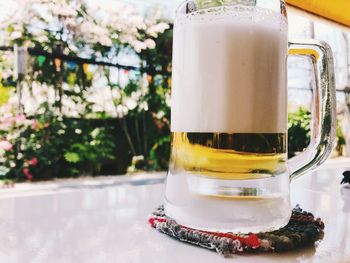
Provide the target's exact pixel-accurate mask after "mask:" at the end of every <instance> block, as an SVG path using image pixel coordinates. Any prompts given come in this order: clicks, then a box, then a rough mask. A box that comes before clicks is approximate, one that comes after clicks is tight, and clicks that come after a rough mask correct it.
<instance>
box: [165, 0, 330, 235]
mask: <svg viewBox="0 0 350 263" xmlns="http://www.w3.org/2000/svg"><path fill="white" fill-rule="evenodd" d="M288 55H299V56H307V57H308V58H309V59H310V60H311V62H312V64H313V69H314V72H315V85H314V88H313V120H312V127H311V130H312V131H311V133H312V135H311V143H310V145H309V147H308V148H307V149H306V150H305V152H303V153H301V154H300V155H298V156H297V157H295V158H293V159H291V160H288V157H287V156H288V155H287V122H288V121H287V115H288V114H287V57H288ZM335 114H336V100H335V81H334V65H333V57H332V51H331V49H330V47H329V46H328V45H327V44H326V43H324V42H321V41H316V40H307V41H294V42H288V22H287V13H286V5H285V2H284V1H280V0H260V1H259V0H236V1H235V0H222V1H214V0H197V1H186V2H185V3H183V4H182V5H181V6H180V7H179V8H178V10H177V14H176V18H175V23H174V46H173V88H172V113H171V115H172V116H171V118H172V120H171V132H172V153H171V160H170V167H169V173H168V177H167V184H166V193H165V211H166V213H167V215H168V216H170V217H171V218H173V219H175V220H177V222H178V223H180V224H182V225H185V226H187V227H192V228H196V229H201V230H209V231H227V232H241V233H249V232H260V231H271V230H274V229H278V228H280V227H283V226H285V225H286V224H287V223H288V221H289V219H290V215H291V210H292V209H291V203H290V181H291V179H294V178H296V177H298V176H300V175H302V174H304V173H305V172H307V171H310V169H312V168H315V167H317V166H319V165H320V164H322V163H323V162H324V161H325V160H326V159H327V157H328V156H329V155H330V153H331V151H332V148H333V145H334V141H335V126H336V125H335V121H336V115H335Z"/></svg>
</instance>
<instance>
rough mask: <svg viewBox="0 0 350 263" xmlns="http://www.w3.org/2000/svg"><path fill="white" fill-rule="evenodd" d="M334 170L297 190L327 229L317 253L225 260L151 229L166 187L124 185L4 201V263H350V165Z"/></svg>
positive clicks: (0, 231)
mask: <svg viewBox="0 0 350 263" xmlns="http://www.w3.org/2000/svg"><path fill="white" fill-rule="evenodd" d="M333 166H334V167H332V165H328V166H326V167H324V168H321V169H320V170H318V171H317V172H314V173H313V174H309V175H306V176H304V177H303V178H301V179H299V180H298V181H296V182H295V183H293V186H292V189H293V190H292V201H293V203H294V204H297V203H299V204H300V205H301V207H302V208H304V209H306V210H309V211H312V212H313V213H314V214H315V215H317V216H320V217H322V219H323V220H324V222H325V224H326V229H325V236H324V239H323V241H322V242H320V244H319V245H318V246H317V247H316V248H307V249H302V250H298V251H295V252H289V253H280V254H278V253H270V254H264V255H262V254H260V255H235V256H233V257H232V258H228V259H224V258H221V257H220V256H219V255H217V254H216V253H214V252H211V251H207V250H205V249H201V248H197V247H194V246H190V245H187V244H182V243H180V242H177V241H175V240H173V239H171V238H169V237H167V236H165V235H163V234H160V233H158V232H157V231H155V230H154V229H152V228H151V227H150V226H149V225H148V224H147V219H148V217H149V215H150V213H151V212H152V211H153V209H154V208H155V207H156V206H157V205H158V204H160V203H162V198H163V192H164V184H162V183H159V180H158V181H157V180H151V181H149V182H147V181H145V180H144V181H142V182H141V185H138V183H135V181H133V183H131V184H128V183H125V181H127V180H124V183H123V184H121V185H118V184H116V185H112V186H97V187H88V188H83V189H75V188H72V189H70V190H69V189H68V190H66V191H53V192H50V193H41V194H38V193H34V194H26V195H19V196H7V195H5V196H1V195H0V239H1V242H0V262H1V263H13V262H15V263H22V262H25V263H27V262H35V263H39V262H45V263H47V262H48V263H58V262H60V263H61V262H62V263H63V262H83V263H89V262H94V263H95V262H103V263H105V262H106V263H109V262H118V263H119V262H120V263H124V262H127V263H129V262H142V263H144V262H146V263H147V262H152V263H153V262H161V263H162V262H165V263H167V262H170V263H171V262H176V263H180V262H201V263H206V262H211V263H212V262H214V263H215V262H269V263H270V262H327V263H338V262H339V263H346V262H350V189H345V188H341V187H340V185H339V182H340V180H341V177H342V176H341V173H342V172H343V171H344V169H345V168H348V169H349V168H350V163H349V165H348V167H347V165H346V164H343V165H342V166H343V167H339V166H340V165H339V164H338V165H333ZM147 183H148V185H144V184H147Z"/></svg>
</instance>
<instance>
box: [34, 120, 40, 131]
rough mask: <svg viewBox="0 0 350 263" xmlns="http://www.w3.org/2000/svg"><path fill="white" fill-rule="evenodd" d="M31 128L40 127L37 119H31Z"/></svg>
mask: <svg viewBox="0 0 350 263" xmlns="http://www.w3.org/2000/svg"><path fill="white" fill-rule="evenodd" d="M32 129H33V130H36V131H37V130H39V129H40V123H39V121H38V120H33V121H32Z"/></svg>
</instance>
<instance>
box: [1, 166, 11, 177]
mask: <svg viewBox="0 0 350 263" xmlns="http://www.w3.org/2000/svg"><path fill="white" fill-rule="evenodd" d="M9 171H10V169H9V168H7V167H6V166H0V177H5V176H6V175H7V174H8V172H9Z"/></svg>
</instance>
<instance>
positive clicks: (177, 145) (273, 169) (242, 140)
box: [171, 132, 287, 180]
mask: <svg viewBox="0 0 350 263" xmlns="http://www.w3.org/2000/svg"><path fill="white" fill-rule="evenodd" d="M172 144H173V145H172V155H171V158H172V161H171V163H172V166H173V167H172V169H173V170H174V171H176V170H185V171H187V172H191V173H195V174H198V175H199V176H205V177H209V178H213V179H214V178H216V179H226V180H227V179H229V180H247V179H262V178H268V177H272V176H276V175H278V174H282V173H284V172H285V171H286V161H287V135H286V134H284V133H269V134H262V133H258V134H254V133H243V134H241V133H233V134H227V133H185V132H174V133H172Z"/></svg>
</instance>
